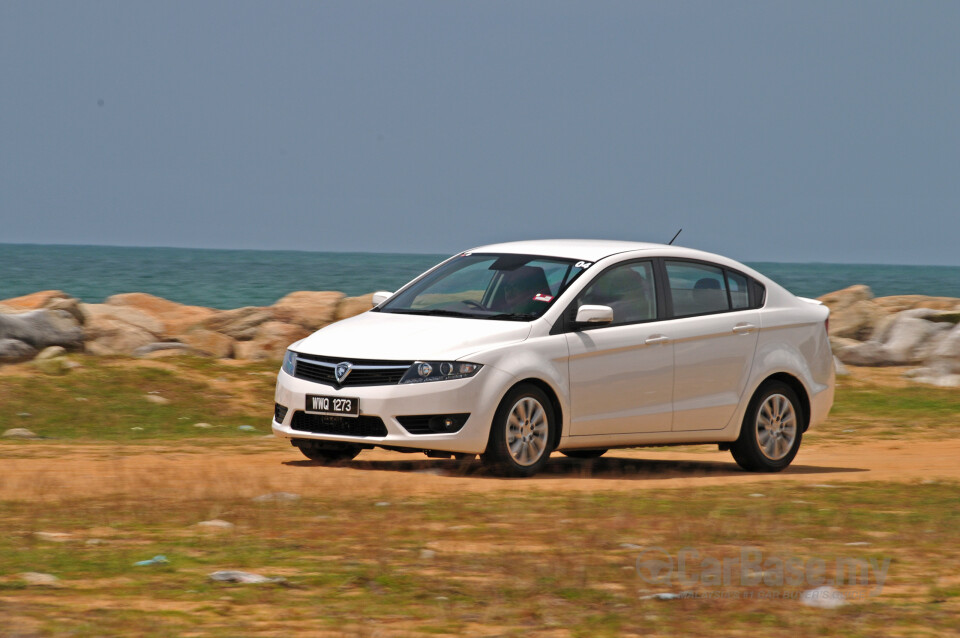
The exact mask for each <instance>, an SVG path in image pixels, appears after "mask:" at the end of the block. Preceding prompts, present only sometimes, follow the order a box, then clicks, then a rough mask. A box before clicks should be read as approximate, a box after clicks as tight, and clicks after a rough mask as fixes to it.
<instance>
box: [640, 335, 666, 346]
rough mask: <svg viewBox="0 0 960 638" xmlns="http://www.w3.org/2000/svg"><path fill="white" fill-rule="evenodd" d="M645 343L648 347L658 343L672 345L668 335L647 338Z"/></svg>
mask: <svg viewBox="0 0 960 638" xmlns="http://www.w3.org/2000/svg"><path fill="white" fill-rule="evenodd" d="M644 343H645V344H646V345H648V346H653V345H656V344H658V343H670V337H668V336H667V335H650V336H649V337H647V338H646V340H645V341H644Z"/></svg>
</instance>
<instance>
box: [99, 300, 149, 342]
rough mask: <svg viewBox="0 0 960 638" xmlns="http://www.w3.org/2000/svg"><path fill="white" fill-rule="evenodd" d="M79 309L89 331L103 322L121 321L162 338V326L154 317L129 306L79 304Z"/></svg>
mask: <svg viewBox="0 0 960 638" xmlns="http://www.w3.org/2000/svg"><path fill="white" fill-rule="evenodd" d="M80 308H81V309H82V310H83V313H84V314H85V315H86V317H87V325H88V326H89V329H90V330H96V328H97V327H98V326H99V325H100V324H101V323H102V322H103V321H105V320H111V321H122V322H124V323H128V324H130V325H131V326H136V327H137V328H141V329H143V330H146V331H147V332H149V333H150V334H152V335H154V336H156V337H162V336H163V333H164V324H163V322H162V321H160V320H159V319H157V318H156V317H154V316H151V315H148V314H147V313H145V312H143V311H140V310H137V309H136V308H132V307H129V306H111V305H109V304H105V303H99V304H88V303H85V304H80Z"/></svg>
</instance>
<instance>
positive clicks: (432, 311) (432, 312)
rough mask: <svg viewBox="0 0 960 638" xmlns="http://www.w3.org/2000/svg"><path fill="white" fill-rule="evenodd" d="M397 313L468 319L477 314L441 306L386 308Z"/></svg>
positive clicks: (474, 317) (473, 317)
mask: <svg viewBox="0 0 960 638" xmlns="http://www.w3.org/2000/svg"><path fill="white" fill-rule="evenodd" d="M384 312H391V313H395V314H398V315H424V316H427V317H466V318H468V319H477V318H478V317H477V315H475V314H472V313H469V312H457V311H456V310H444V309H443V308H423V309H420V308H404V309H403V310H386V311H384Z"/></svg>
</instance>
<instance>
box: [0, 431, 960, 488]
mask: <svg viewBox="0 0 960 638" xmlns="http://www.w3.org/2000/svg"><path fill="white" fill-rule="evenodd" d="M35 445H36V447H33V446H31V448H30V449H28V450H23V448H20V450H23V451H24V452H29V455H28V454H24V455H22V456H20V457H19V458H7V459H5V460H4V461H3V463H2V466H0V499H11V500H73V499H78V498H87V497H111V496H112V497H123V498H129V499H136V498H138V497H144V496H152V497H161V498H171V499H174V500H178V499H184V498H188V499H189V498H231V497H252V496H256V495H259V494H263V493H266V492H276V491H284V492H294V493H297V494H300V495H302V496H304V497H310V496H324V495H329V494H332V493H335V494H337V495H338V496H342V495H356V496H358V497H365V498H377V499H379V498H393V499H402V498H404V497H406V496H410V495H425V494H449V493H451V492H452V491H460V492H462V491H470V492H484V491H488V490H497V491H503V490H518V491H524V492H530V491H535V490H547V491H555V490H563V491H602V490H637V489H653V488H664V487H682V486H705V485H731V484H740V483H744V484H747V483H749V484H758V483H771V482H776V483H782V482H784V481H801V482H806V483H818V484H836V483H840V482H847V481H920V480H926V479H931V480H932V479H948V480H960V463H958V462H957V459H960V438H955V439H946V440H937V441H917V440H914V441H902V440H899V441H898V440H872V441H866V442H863V443H861V444H857V445H842V446H841V445H830V446H826V445H821V446H805V447H804V448H803V449H801V451H800V454H799V455H798V457H797V459H796V460H795V461H794V463H793V465H792V466H791V467H790V468H789V469H788V470H787V471H785V472H783V473H780V474H773V475H771V474H766V475H765V474H748V473H745V472H742V471H740V470H739V468H737V466H736V465H735V464H734V463H733V460H732V458H731V457H730V454H729V453H728V452H718V451H716V450H710V448H707V447H705V446H704V447H701V448H696V449H693V450H690V449H686V450H684V451H664V450H662V449H656V450H613V451H611V452H608V453H607V455H606V456H604V457H603V458H601V459H598V460H596V461H592V462H590V461H586V462H584V461H574V460H572V459H567V458H565V457H563V456H561V455H560V454H555V455H554V459H553V460H552V461H551V463H550V465H549V466H548V468H547V470H546V471H545V472H544V473H543V474H541V475H538V476H537V477H535V478H532V479H513V480H511V479H501V478H497V477H494V476H490V475H489V474H487V473H485V471H484V470H483V468H482V467H481V466H480V464H479V461H474V462H471V463H465V464H462V463H458V462H455V461H452V460H436V459H426V458H425V457H423V456H422V455H420V454H410V455H406V454H399V453H394V452H385V451H379V450H373V451H365V452H363V453H362V454H361V455H360V456H359V457H357V459H356V460H355V461H353V462H351V463H348V464H346V465H343V466H340V467H322V466H319V465H317V464H315V463H313V462H311V461H308V460H306V459H304V458H303V457H302V456H300V453H299V452H298V451H297V450H295V449H293V448H290V447H285V446H284V444H283V443H282V442H281V441H275V440H261V441H259V442H258V444H257V445H256V446H255V448H254V449H247V450H239V451H238V450H237V449H232V450H231V449H230V448H221V449H217V448H216V447H214V448H198V447H196V446H195V445H191V446H189V447H188V446H179V445H172V446H164V447H146V446H127V447H108V446H77V447H72V446H67V445H62V444H49V443H43V442H37V443H36V444H35ZM0 456H3V454H0ZM755 489H756V487H751V488H750V490H751V491H753V490H755Z"/></svg>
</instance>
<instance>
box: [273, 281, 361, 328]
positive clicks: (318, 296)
mask: <svg viewBox="0 0 960 638" xmlns="http://www.w3.org/2000/svg"><path fill="white" fill-rule="evenodd" d="M343 298H344V294H343V293H342V292H336V291H322V292H315V291H311V290H300V291H297V292H291V293H290V294H289V295H287V296H286V297H283V298H282V299H280V300H279V301H277V302H276V303H275V304H273V306H272V311H273V318H274V320H275V321H279V322H283V323H289V324H296V325H299V326H303V327H304V328H307V329H308V330H311V331H313V330H318V329H319V328H322V327H323V326H325V325H327V324H328V323H332V322H333V321H334V319H335V318H336V313H337V306H338V305H339V304H340V300H341V299H343Z"/></svg>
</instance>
